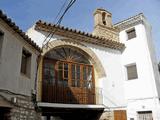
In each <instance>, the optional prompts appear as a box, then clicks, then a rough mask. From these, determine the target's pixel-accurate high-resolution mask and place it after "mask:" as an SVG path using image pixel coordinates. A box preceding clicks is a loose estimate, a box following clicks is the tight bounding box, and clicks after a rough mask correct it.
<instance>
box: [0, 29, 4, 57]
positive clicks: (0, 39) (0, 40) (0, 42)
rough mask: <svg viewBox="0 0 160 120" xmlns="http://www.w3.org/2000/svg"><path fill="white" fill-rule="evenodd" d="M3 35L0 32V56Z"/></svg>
mask: <svg viewBox="0 0 160 120" xmlns="http://www.w3.org/2000/svg"><path fill="white" fill-rule="evenodd" d="M3 38H4V33H3V32H2V31H0V56H1V53H2V44H3Z"/></svg>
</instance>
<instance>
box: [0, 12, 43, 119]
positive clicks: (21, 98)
mask: <svg viewBox="0 0 160 120" xmlns="http://www.w3.org/2000/svg"><path fill="white" fill-rule="evenodd" d="M40 52H41V48H39V47H38V46H37V45H36V44H35V43H34V42H33V41H32V40H31V39H30V38H29V37H28V36H27V35H25V33H24V32H22V30H20V29H19V27H18V26H16V25H15V23H14V22H12V21H11V19H10V18H8V17H7V16H6V15H5V14H4V13H2V11H0V119H1V120H36V118H37V113H36V112H35V107H34V102H32V101H33V99H32V97H34V96H35V95H34V93H35V83H36V82H35V81H36V72H37V59H38V56H40ZM37 120H39V119H38V118H37Z"/></svg>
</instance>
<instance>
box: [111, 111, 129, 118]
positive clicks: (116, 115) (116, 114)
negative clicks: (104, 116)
mask: <svg viewBox="0 0 160 120" xmlns="http://www.w3.org/2000/svg"><path fill="white" fill-rule="evenodd" d="M114 120H127V114H126V110H115V111H114Z"/></svg>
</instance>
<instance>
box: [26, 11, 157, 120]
mask: <svg viewBox="0 0 160 120" xmlns="http://www.w3.org/2000/svg"><path fill="white" fill-rule="evenodd" d="M94 21H95V25H94V31H93V33H92V34H89V33H85V32H81V31H77V30H73V29H69V28H65V27H63V26H56V25H53V24H50V23H46V22H42V21H38V22H37V23H36V25H34V26H33V27H32V28H30V29H29V30H28V31H27V34H28V35H29V36H30V37H31V38H32V39H33V40H35V42H36V43H37V44H38V45H39V46H43V45H44V48H43V54H42V56H43V57H42V60H43V59H44V58H45V55H46V54H47V53H48V52H50V51H52V50H53V51H54V50H55V51H59V52H61V54H63V52H65V50H67V48H68V47H69V48H70V49H72V48H73V49H74V50H75V51H79V52H80V53H82V54H86V56H87V57H86V59H88V61H89V64H91V65H93V67H94V80H95V83H94V84H95V88H96V89H94V90H95V91H96V92H95V101H96V102H95V103H94V105H93V106H89V104H90V103H87V104H88V105H86V103H85V105H84V106H83V107H84V108H86V109H87V108H88V107H89V108H91V109H92V108H93V109H94V108H101V109H102V108H104V112H103V114H102V116H101V118H100V119H102V120H108V119H114V120H122V119H123V120H125V119H127V120H144V119H145V120H152V119H153V120H160V112H159V111H160V103H159V97H160V96H159V95H160V76H159V71H158V65H157V64H158V63H157V61H156V57H155V52H154V45H153V39H152V36H151V26H150V24H149V23H148V21H147V20H146V18H145V17H144V15H143V14H142V13H140V14H138V15H136V16H133V17H130V18H128V19H126V20H124V21H122V22H119V23H117V24H114V25H113V24H112V14H111V13H110V12H108V11H106V10H103V9H97V10H96V11H95V13H94ZM49 33H50V35H49V37H48V39H49V40H46V41H44V40H45V38H46V36H47V35H48V34H49ZM52 33H53V34H52ZM48 41H49V42H48ZM59 48H61V49H65V50H64V51H61V50H58V49H59ZM49 54H50V55H51V54H52V55H51V56H52V57H51V56H49V55H48V56H46V57H50V58H51V59H59V60H62V58H57V57H56V55H54V54H55V53H52V52H50V53H49ZM65 54H68V53H65ZM63 60H66V61H67V60H68V59H67V57H66V59H63ZM42 69H43V68H42ZM40 71H41V70H40ZM81 72H84V71H81ZM41 74H42V72H40V76H39V82H40V83H42V84H43V82H42V81H43V77H42V76H43V75H41ZM71 79H72V78H71ZM82 79H83V78H82ZM68 81H69V80H68ZM82 81H83V80H82ZM68 84H69V85H68V86H69V87H70V88H71V90H72V87H73V86H72V85H71V84H70V83H68ZM97 88H98V89H97ZM37 90H38V91H39V96H38V98H37V100H38V101H39V107H42V108H47V107H49V106H52V108H55V107H56V105H58V104H59V102H54V101H51V102H49V103H50V104H47V103H48V102H45V101H43V99H42V97H41V96H43V95H42V94H43V92H42V91H43V87H42V88H41V87H40V86H39V88H37ZM94 90H93V91H94ZM73 91H74V90H73ZM62 103H63V102H62ZM82 104H84V103H82ZM82 104H81V105H82ZM61 105H62V109H63V108H65V107H66V108H68V107H67V105H71V106H72V105H73V106H72V107H71V108H79V109H80V108H81V106H78V105H79V104H77V106H76V105H75V104H68V103H65V104H61ZM100 105H102V106H100ZM69 108H70V107H69ZM43 112H44V116H45V115H46V114H45V110H44V111H43ZM63 112H65V110H64V111H63ZM53 116H54V110H53ZM57 116H60V117H61V118H63V119H64V116H63V115H62V116H63V117H62V116H61V115H57ZM126 116H127V117H126ZM47 119H49V117H47ZM83 119H85V118H83Z"/></svg>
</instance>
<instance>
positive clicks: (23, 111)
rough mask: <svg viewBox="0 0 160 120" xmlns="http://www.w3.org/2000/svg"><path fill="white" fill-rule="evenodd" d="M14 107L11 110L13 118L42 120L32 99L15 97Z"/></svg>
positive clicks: (18, 119)
mask: <svg viewBox="0 0 160 120" xmlns="http://www.w3.org/2000/svg"><path fill="white" fill-rule="evenodd" d="M15 99H16V100H15V103H14V106H15V107H14V108H12V110H11V115H10V116H11V120H40V119H41V118H40V115H39V114H38V113H36V111H35V109H34V104H33V102H31V99H28V98H26V99H24V98H15Z"/></svg>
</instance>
